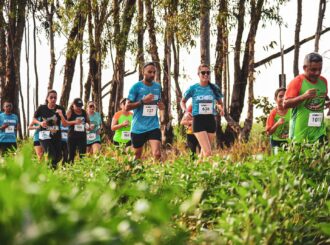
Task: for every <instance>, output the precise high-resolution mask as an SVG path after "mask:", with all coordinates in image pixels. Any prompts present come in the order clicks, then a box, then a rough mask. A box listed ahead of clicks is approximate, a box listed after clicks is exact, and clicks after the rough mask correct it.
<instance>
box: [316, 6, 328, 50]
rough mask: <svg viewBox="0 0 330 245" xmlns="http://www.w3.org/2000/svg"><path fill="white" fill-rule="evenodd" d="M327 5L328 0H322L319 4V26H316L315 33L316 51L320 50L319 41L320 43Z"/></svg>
mask: <svg viewBox="0 0 330 245" xmlns="http://www.w3.org/2000/svg"><path fill="white" fill-rule="evenodd" d="M326 6H327V1H326V0H320V5H319V14H318V18H317V27H316V33H315V44H314V51H315V52H319V43H320V37H321V30H322V23H323V19H324V13H325V9H326Z"/></svg>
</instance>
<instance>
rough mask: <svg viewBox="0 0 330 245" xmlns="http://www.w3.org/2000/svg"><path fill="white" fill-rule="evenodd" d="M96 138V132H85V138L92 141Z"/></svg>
mask: <svg viewBox="0 0 330 245" xmlns="http://www.w3.org/2000/svg"><path fill="white" fill-rule="evenodd" d="M95 139H96V134H95V133H91V134H87V140H89V141H92V140H95Z"/></svg>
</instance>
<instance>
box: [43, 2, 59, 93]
mask: <svg viewBox="0 0 330 245" xmlns="http://www.w3.org/2000/svg"><path fill="white" fill-rule="evenodd" d="M48 5H50V10H49V9H48ZM45 8H46V14H47V21H48V24H49V46H50V72H49V82H48V90H51V89H53V84H54V77H55V66H56V60H55V47H54V23H53V17H54V13H55V5H54V2H53V1H51V3H48V2H47V1H46V6H45Z"/></svg>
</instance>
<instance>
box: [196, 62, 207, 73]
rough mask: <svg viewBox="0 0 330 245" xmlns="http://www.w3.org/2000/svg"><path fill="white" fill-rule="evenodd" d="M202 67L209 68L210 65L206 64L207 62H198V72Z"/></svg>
mask: <svg viewBox="0 0 330 245" xmlns="http://www.w3.org/2000/svg"><path fill="white" fill-rule="evenodd" d="M203 67H206V68H209V69H210V66H209V65H208V64H204V63H203V64H200V65H199V66H198V72H200V71H201V69H202V68H203Z"/></svg>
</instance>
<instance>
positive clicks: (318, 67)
mask: <svg viewBox="0 0 330 245" xmlns="http://www.w3.org/2000/svg"><path fill="white" fill-rule="evenodd" d="M304 71H305V76H306V77H307V78H308V79H309V80H310V81H311V82H316V81H317V79H318V78H319V76H320V75H321V71H322V62H310V63H309V64H307V65H304Z"/></svg>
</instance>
